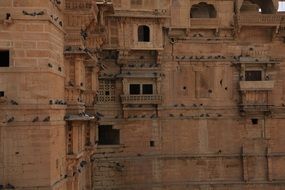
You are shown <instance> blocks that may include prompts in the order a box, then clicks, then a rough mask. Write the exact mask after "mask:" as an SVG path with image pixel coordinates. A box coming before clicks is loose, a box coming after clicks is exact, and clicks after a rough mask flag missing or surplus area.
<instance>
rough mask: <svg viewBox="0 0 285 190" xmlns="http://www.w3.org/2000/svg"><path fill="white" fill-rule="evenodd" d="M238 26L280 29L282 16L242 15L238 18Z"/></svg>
mask: <svg viewBox="0 0 285 190" xmlns="http://www.w3.org/2000/svg"><path fill="white" fill-rule="evenodd" d="M236 19H237V22H238V23H237V24H238V26H239V27H241V26H269V27H274V26H276V27H279V26H280V23H281V20H282V15H276V14H257V15H256V14H254V15H251V14H241V15H239V16H237V17H236Z"/></svg>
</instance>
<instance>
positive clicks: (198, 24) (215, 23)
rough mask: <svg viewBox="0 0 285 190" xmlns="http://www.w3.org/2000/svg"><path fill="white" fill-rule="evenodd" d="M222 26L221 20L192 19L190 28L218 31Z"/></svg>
mask: <svg viewBox="0 0 285 190" xmlns="http://www.w3.org/2000/svg"><path fill="white" fill-rule="evenodd" d="M219 26H220V19H219V18H191V19H190V28H197V29H201V28H202V29H203V28H205V29H217V28H219Z"/></svg>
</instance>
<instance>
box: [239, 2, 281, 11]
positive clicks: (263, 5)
mask: <svg viewBox="0 0 285 190" xmlns="http://www.w3.org/2000/svg"><path fill="white" fill-rule="evenodd" d="M240 12H241V13H261V14H273V13H275V12H276V10H275V7H274V4H273V1H272V0H244V1H243V4H242V6H241V7H240Z"/></svg>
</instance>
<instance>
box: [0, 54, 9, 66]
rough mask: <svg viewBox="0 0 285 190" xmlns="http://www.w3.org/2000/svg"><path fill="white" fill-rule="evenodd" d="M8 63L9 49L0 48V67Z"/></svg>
mask: <svg viewBox="0 0 285 190" xmlns="http://www.w3.org/2000/svg"><path fill="white" fill-rule="evenodd" d="M9 65H10V51H9V50H0V67H9Z"/></svg>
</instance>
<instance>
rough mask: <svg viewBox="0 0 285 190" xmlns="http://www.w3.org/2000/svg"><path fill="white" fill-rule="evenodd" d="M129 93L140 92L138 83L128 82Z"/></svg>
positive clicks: (136, 93) (137, 93)
mask: <svg viewBox="0 0 285 190" xmlns="http://www.w3.org/2000/svg"><path fill="white" fill-rule="evenodd" d="M130 94H131V95H139V94H140V84H130Z"/></svg>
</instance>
